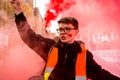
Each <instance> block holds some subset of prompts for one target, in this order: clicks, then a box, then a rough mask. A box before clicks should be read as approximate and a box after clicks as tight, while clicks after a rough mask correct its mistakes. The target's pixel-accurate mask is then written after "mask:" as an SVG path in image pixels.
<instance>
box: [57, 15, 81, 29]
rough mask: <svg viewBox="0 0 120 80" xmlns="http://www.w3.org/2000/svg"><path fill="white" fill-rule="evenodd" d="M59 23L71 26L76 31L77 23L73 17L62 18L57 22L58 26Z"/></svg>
mask: <svg viewBox="0 0 120 80" xmlns="http://www.w3.org/2000/svg"><path fill="white" fill-rule="evenodd" d="M60 23H66V24H72V25H73V26H74V28H75V29H78V25H79V24H78V21H77V19H76V18H74V17H62V18H61V19H59V20H58V24H60Z"/></svg>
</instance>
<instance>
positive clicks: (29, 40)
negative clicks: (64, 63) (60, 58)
mask: <svg viewBox="0 0 120 80" xmlns="http://www.w3.org/2000/svg"><path fill="white" fill-rule="evenodd" d="M15 22H16V26H17V29H18V32H19V34H20V37H21V39H22V40H23V41H24V43H25V44H27V46H29V47H30V48H31V49H32V50H34V51H35V52H36V53H37V54H38V55H40V56H41V57H42V58H43V59H44V60H45V61H46V60H47V55H48V52H49V50H50V48H51V46H52V45H53V44H54V43H55V41H54V40H52V39H48V38H44V37H43V36H41V35H40V34H36V33H35V32H34V31H33V30H32V29H31V27H30V25H29V23H28V22H27V19H26V17H25V16H24V14H23V12H22V13H20V14H19V15H15Z"/></svg>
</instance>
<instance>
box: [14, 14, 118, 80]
mask: <svg viewBox="0 0 120 80" xmlns="http://www.w3.org/2000/svg"><path fill="white" fill-rule="evenodd" d="M15 22H16V25H17V28H18V31H19V34H20V36H21V38H22V40H23V41H24V42H25V43H26V44H27V45H28V46H29V47H30V48H31V49H33V50H34V51H35V52H36V53H37V54H39V55H40V56H41V57H42V58H43V59H44V60H45V61H46V62H47V57H48V52H49V50H50V48H51V47H52V46H53V45H55V44H56V42H55V41H54V40H53V39H49V38H44V37H42V36H41V35H40V34H36V33H35V32H34V31H33V30H32V29H31V28H30V25H29V24H28V22H27V20H26V17H25V16H24V14H23V13H20V14H19V15H15ZM61 44H62V43H61ZM63 45H66V44H63ZM74 45H75V46H76V45H77V47H75V48H73V47H74ZM70 46H71V47H70ZM70 46H69V47H68V46H67V47H66V48H67V50H72V49H73V51H75V52H72V51H71V52H68V53H69V54H70V53H75V54H76V55H77V53H78V52H79V51H80V50H81V47H80V46H79V43H77V42H74V43H73V44H71V45H70ZM57 47H58V48H59V53H65V52H62V51H64V50H61V49H63V48H61V47H60V46H59V45H57ZM66 48H64V49H66ZM86 54H87V55H86V56H87V61H86V70H87V72H86V73H87V78H90V79H92V80H120V78H118V77H117V76H115V75H113V74H111V73H110V72H108V71H106V70H104V69H102V67H101V66H100V65H98V64H97V63H96V62H95V61H94V59H93V55H92V53H91V52H90V51H88V50H87V53H86ZM61 55H62V54H61ZM70 55H71V54H70ZM72 55H73V54H72ZM63 56H64V54H63ZM73 56H74V57H69V60H70V61H69V60H68V62H66V63H65V64H66V65H68V66H71V67H72V68H71V69H69V70H70V72H71V71H72V72H73V74H72V73H71V74H70V73H68V72H67V71H66V72H65V71H64V70H61V69H59V67H56V68H55V70H54V71H53V72H52V73H53V74H56V75H57V74H60V73H61V72H62V71H64V72H62V73H68V74H69V75H71V76H69V75H68V76H69V77H70V79H69V78H67V79H65V78H66V77H64V79H60V78H58V79H57V80H74V75H75V68H74V64H75V63H74V62H72V63H71V64H70V62H71V60H72V59H74V58H75V59H76V56H75V55H73ZM61 60H64V59H61ZM64 62H65V61H64ZM61 64H62V63H59V64H57V65H58V66H61ZM72 64H73V65H72ZM62 65H63V64H62ZM66 65H65V66H66ZM57 70H59V71H57ZM69 70H68V71H69ZM62 73H61V74H62ZM62 77H63V76H62ZM52 80H55V79H54V78H53V79H52Z"/></svg>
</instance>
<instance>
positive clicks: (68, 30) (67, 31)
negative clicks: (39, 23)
mask: <svg viewBox="0 0 120 80" xmlns="http://www.w3.org/2000/svg"><path fill="white" fill-rule="evenodd" d="M71 30H77V28H69V27H65V28H59V29H57V32H58V33H62V32H63V31H64V33H66V34H67V33H69V32H70V31H71Z"/></svg>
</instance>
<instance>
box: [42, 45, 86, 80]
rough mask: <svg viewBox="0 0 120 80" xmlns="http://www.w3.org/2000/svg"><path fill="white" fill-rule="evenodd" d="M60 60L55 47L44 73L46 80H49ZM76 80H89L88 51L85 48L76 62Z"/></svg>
mask: <svg viewBox="0 0 120 80" xmlns="http://www.w3.org/2000/svg"><path fill="white" fill-rule="evenodd" d="M57 60H58V48H56V47H54V48H53V49H52V51H51V53H50V54H49V57H48V61H47V64H46V69H45V73H44V80H48V77H49V75H50V73H51V72H52V70H53V69H54V68H55V65H56V63H57ZM75 71H76V72H75V74H76V75H75V80H87V78H86V49H85V48H83V49H82V52H81V53H79V54H78V57H77V60H76V69H75Z"/></svg>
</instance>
